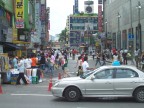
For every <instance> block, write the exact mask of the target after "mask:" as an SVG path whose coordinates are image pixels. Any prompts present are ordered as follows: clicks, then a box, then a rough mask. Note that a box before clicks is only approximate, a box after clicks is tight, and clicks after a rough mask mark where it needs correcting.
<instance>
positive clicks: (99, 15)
mask: <svg viewBox="0 0 144 108" xmlns="http://www.w3.org/2000/svg"><path fill="white" fill-rule="evenodd" d="M98 31H99V32H102V31H103V29H102V5H98Z"/></svg>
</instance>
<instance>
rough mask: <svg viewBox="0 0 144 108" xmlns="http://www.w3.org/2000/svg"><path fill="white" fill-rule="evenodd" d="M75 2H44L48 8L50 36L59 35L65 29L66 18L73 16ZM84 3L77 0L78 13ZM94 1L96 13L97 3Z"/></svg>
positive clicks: (62, 0)
mask: <svg viewBox="0 0 144 108" xmlns="http://www.w3.org/2000/svg"><path fill="white" fill-rule="evenodd" d="M74 1H75V0H46V2H47V7H50V35H52V36H55V35H56V34H60V33H61V31H62V30H63V29H64V28H65V27H66V19H67V16H69V15H70V14H73V5H74ZM84 1H87V0H79V11H80V12H81V11H84ZM93 1H94V12H95V13H97V12H98V9H97V2H98V0H93Z"/></svg>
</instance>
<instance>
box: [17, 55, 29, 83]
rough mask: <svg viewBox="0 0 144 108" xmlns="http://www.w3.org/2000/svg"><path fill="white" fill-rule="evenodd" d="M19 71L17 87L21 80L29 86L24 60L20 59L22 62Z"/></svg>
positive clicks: (19, 64)
mask: <svg viewBox="0 0 144 108" xmlns="http://www.w3.org/2000/svg"><path fill="white" fill-rule="evenodd" d="M18 69H19V76H18V78H17V83H16V84H17V85H18V84H20V79H22V80H23V82H24V83H25V84H28V83H27V81H26V79H25V77H24V71H25V66H24V59H23V58H22V57H20V61H19V63H18Z"/></svg>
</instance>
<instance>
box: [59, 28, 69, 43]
mask: <svg viewBox="0 0 144 108" xmlns="http://www.w3.org/2000/svg"><path fill="white" fill-rule="evenodd" d="M66 33H67V29H66V28H65V29H64V30H62V31H61V33H60V34H59V41H66V38H68V35H67V34H66Z"/></svg>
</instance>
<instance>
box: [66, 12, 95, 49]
mask: <svg viewBox="0 0 144 108" xmlns="http://www.w3.org/2000/svg"><path fill="white" fill-rule="evenodd" d="M97 23H98V21H97V14H93V15H92V14H91V15H88V14H83V15H81V14H79V15H78V14H77V15H70V16H69V26H68V27H69V42H70V43H69V44H70V47H77V46H79V45H81V44H86V45H94V44H95V43H94V41H93V34H96V33H97V32H98V26H97V25H98V24H97Z"/></svg>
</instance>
